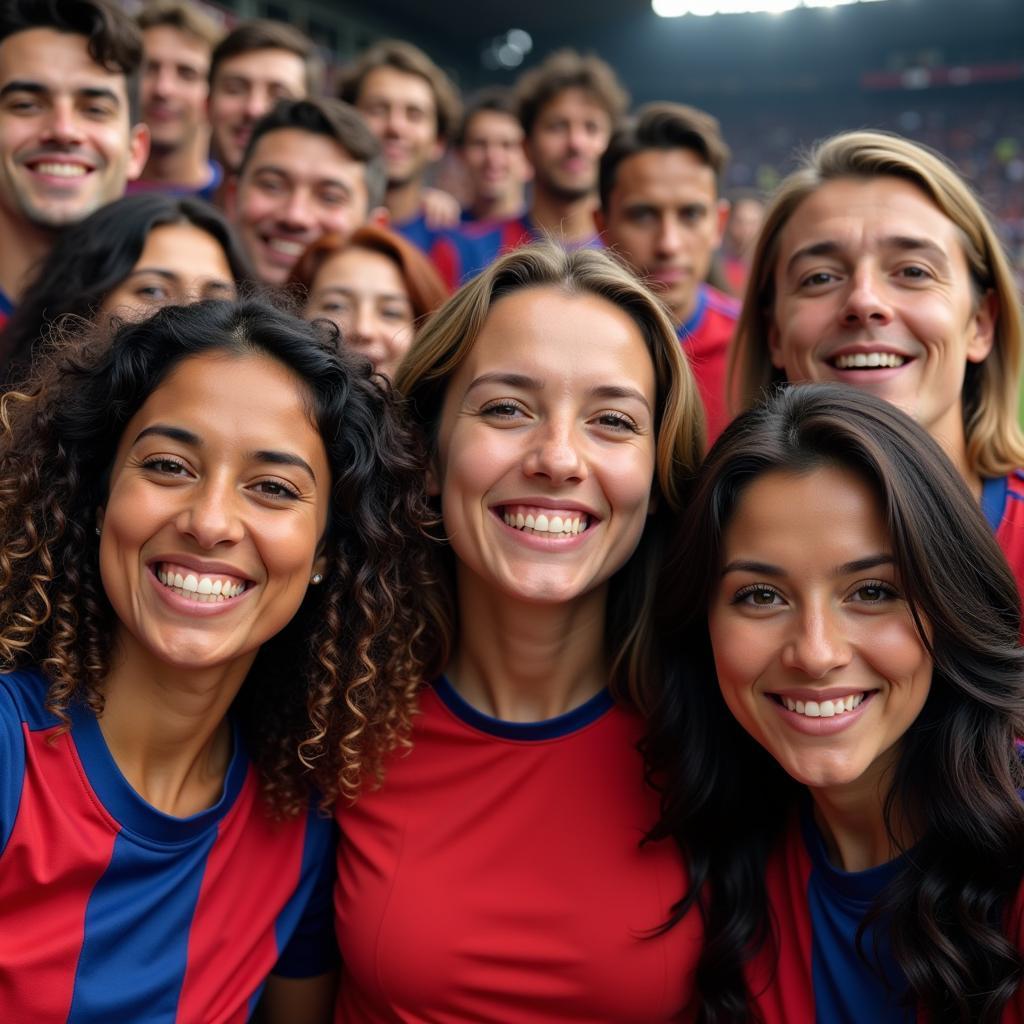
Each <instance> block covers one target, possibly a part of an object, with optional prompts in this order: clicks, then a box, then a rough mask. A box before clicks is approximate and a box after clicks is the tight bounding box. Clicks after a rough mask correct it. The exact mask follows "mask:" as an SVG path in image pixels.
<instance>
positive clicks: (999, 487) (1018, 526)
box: [981, 469, 1024, 598]
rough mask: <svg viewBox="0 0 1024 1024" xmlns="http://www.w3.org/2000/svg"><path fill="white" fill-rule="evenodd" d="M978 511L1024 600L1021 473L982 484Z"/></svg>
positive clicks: (1023, 482) (1023, 491)
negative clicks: (996, 543)
mask: <svg viewBox="0 0 1024 1024" xmlns="http://www.w3.org/2000/svg"><path fill="white" fill-rule="evenodd" d="M981 509H982V511H983V512H984V513H985V518H986V519H987V520H988V523H989V526H991V527H992V529H993V530H994V531H995V535H996V540H997V541H998V542H999V546H1000V547H1001V548H1002V549H1003V554H1004V555H1005V556H1006V561H1007V562H1008V563H1009V565H1010V569H1011V570H1012V571H1013V576H1014V579H1016V581H1017V590H1018V592H1019V593H1020V594H1021V597H1022V598H1024V472H1022V471H1021V470H1019V469H1018V470H1015V471H1014V472H1013V473H1011V474H1010V475H1009V476H1001V477H993V478H991V479H988V480H986V481H984V483H983V484H982V489H981Z"/></svg>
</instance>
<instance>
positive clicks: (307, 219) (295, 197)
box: [280, 188, 316, 231]
mask: <svg viewBox="0 0 1024 1024" xmlns="http://www.w3.org/2000/svg"><path fill="white" fill-rule="evenodd" d="M280 219H281V224H282V226H284V227H287V228H288V229H289V230H291V231H307V230H308V229H310V228H311V227H313V225H314V223H315V222H316V216H315V214H314V211H313V203H312V197H311V196H310V194H309V190H308V189H305V188H295V189H293V190H292V192H291V194H290V195H289V196H288V198H287V200H286V202H285V205H284V208H283V209H282V210H281V214H280Z"/></svg>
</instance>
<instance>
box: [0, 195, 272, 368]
mask: <svg viewBox="0 0 1024 1024" xmlns="http://www.w3.org/2000/svg"><path fill="white" fill-rule="evenodd" d="M251 280H252V272H251V271H250V269H249V265H248V262H247V261H246V258H245V256H244V255H243V253H242V251H241V250H240V249H239V247H238V243H237V242H236V241H235V237H234V235H233V233H232V231H231V228H230V227H229V226H228V222H227V221H226V220H225V219H224V217H223V215H222V214H221V213H220V212H219V211H218V210H215V209H214V208H213V207H212V206H210V205H209V204H208V203H204V202H203V201H202V200H200V199H192V198H189V197H184V198H181V197H175V196H167V195H162V194H159V193H147V194H146V195H134V196H125V197H124V198H123V199H118V200H117V201H116V202H113V203H109V204H107V205H106V206H103V207H101V208H100V209H99V210H97V211H96V212H95V213H93V214H91V215H90V216H89V217H86V218H85V220H83V221H81V222H80V223H78V224H74V225H72V226H71V227H69V228H67V229H66V230H65V231H62V232H61V233H60V235H59V236H58V237H57V239H56V241H55V242H54V245H53V248H52V249H50V251H49V253H48V254H47V256H46V258H45V259H44V260H43V261H42V262H41V263H40V264H39V266H38V267H37V268H36V269H35V272H34V275H33V277H32V280H31V282H30V283H29V285H28V287H27V288H26V289H25V293H24V295H23V296H22V299H21V302H20V303H19V304H18V308H17V309H16V310H15V311H14V313H13V314H12V315H11V318H10V320H9V321H8V322H7V325H6V327H5V328H4V330H3V333H0V379H3V380H7V381H14V382H16V381H17V380H18V379H19V378H20V377H23V376H24V375H25V374H26V372H27V371H28V369H29V367H30V365H31V361H32V356H33V352H34V351H35V349H36V348H37V346H38V344H39V342H40V341H41V340H42V339H45V338H47V337H48V336H49V334H50V332H51V330H52V328H53V326H54V325H55V324H57V323H59V322H60V321H61V319H62V318H67V317H71V318H77V320H78V325H79V326H80V327H81V328H83V329H87V328H88V325H89V322H90V321H91V320H92V319H93V318H95V317H97V316H100V317H103V318H104V319H106V318H108V317H109V316H111V315H117V316H119V317H121V318H122V319H138V318H140V317H142V316H146V315H148V314H149V313H152V312H153V311H154V310H156V309H159V308H160V307H161V306H167V305H172V304H181V303H186V302H194V301H196V300H198V299H230V298H233V297H234V296H235V293H236V291H237V289H238V286H239V285H241V284H243V283H245V282H248V281H251ZM62 326H64V328H65V333H66V330H67V325H66V324H65V325H62ZM59 336H60V335H59V334H58V338H59Z"/></svg>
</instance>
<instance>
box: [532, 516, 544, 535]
mask: <svg viewBox="0 0 1024 1024" xmlns="http://www.w3.org/2000/svg"><path fill="white" fill-rule="evenodd" d="M533 528H534V529H535V530H538V531H539V532H540V533H547V532H548V517H547V516H546V515H544V513H543V512H542V513H541V514H540V515H539V516H537V519H536V521H535V522H534V524H533Z"/></svg>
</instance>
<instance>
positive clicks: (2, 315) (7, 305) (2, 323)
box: [0, 291, 14, 331]
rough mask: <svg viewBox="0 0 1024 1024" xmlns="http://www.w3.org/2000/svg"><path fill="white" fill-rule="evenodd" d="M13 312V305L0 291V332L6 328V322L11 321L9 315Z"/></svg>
mask: <svg viewBox="0 0 1024 1024" xmlns="http://www.w3.org/2000/svg"><path fill="white" fill-rule="evenodd" d="M13 312H14V303H13V302H11V300H10V299H9V298H8V297H7V295H6V294H5V293H4V292H2V291H0V331H2V330H3V329H4V328H5V327H6V326H7V321H8V320H10V319H11V314H12V313H13Z"/></svg>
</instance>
